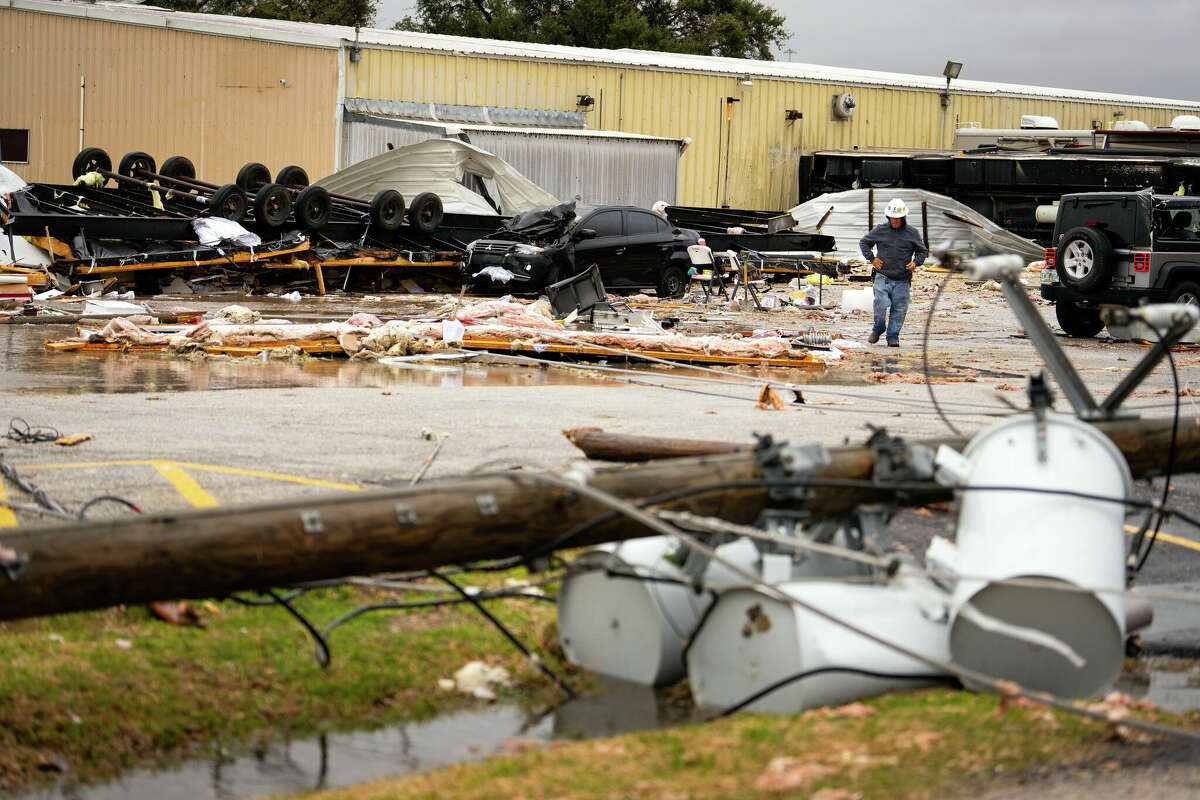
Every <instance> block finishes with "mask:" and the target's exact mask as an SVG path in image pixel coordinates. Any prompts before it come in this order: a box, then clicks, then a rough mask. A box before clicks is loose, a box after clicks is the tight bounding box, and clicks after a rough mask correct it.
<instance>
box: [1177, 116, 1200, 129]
mask: <svg viewBox="0 0 1200 800" xmlns="http://www.w3.org/2000/svg"><path fill="white" fill-rule="evenodd" d="M1171 127H1172V128H1174V129H1175V130H1177V131H1200V117H1198V116H1196V115H1195V114H1180V115H1179V116H1177V117H1175V119H1173V120H1171Z"/></svg>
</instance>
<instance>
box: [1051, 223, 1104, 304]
mask: <svg viewBox="0 0 1200 800" xmlns="http://www.w3.org/2000/svg"><path fill="white" fill-rule="evenodd" d="M1114 259H1115V257H1114V255H1113V249H1112V245H1111V244H1109V241H1108V237H1106V236H1105V235H1104V234H1103V233H1101V232H1100V231H1098V230H1096V229H1095V228H1072V229H1071V230H1069V231H1067V233H1066V235H1065V236H1063V239H1062V244H1060V245H1059V246H1058V252H1057V253H1056V258H1055V267H1054V268H1055V269H1056V270H1057V271H1058V279H1059V280H1060V281H1062V282H1063V285H1065V286H1070V287H1071V288H1072V289H1077V290H1078V291H1081V292H1090V291H1092V290H1093V289H1099V288H1102V287H1103V286H1104V285H1105V284H1107V283H1108V281H1109V279H1110V278H1111V277H1112V267H1113V261H1114Z"/></svg>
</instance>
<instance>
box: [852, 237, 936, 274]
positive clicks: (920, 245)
mask: <svg viewBox="0 0 1200 800" xmlns="http://www.w3.org/2000/svg"><path fill="white" fill-rule="evenodd" d="M858 249H859V250H861V251H862V255H863V258H865V259H867V261H871V260H872V259H874V258H876V257H878V258H879V259H880V260H881V261H883V269H881V270H880V272H882V273H883V276H884V277H885V278H891V279H892V280H894V281H907V280H911V279H912V273H911V272H909V271H908V270H907V269H905V265H906V264H908V262H910V261H912V262H914V263H916V264H918V265H920V264H923V263H924V262H925V256H926V255H928V254H929V251H928V250H926V249H925V243H924V242H923V241H921V234H919V233H917V231H916V229H915V228H914V227H913V226H912V225H905V226H904V227H903V228H901V229H900V230H893V228H892V226H891V224H890V223H887V222H885V223H883V224H882V225H876V226H875V228H874V229H873V230H872V231H871V232H870V233H868V234H867V235H866V236H864V237H863V238H862V239H861V240H860V241H859V243H858ZM873 250H874V251H875V253H876V255H872V251H873Z"/></svg>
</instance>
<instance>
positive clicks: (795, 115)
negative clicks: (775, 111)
mask: <svg viewBox="0 0 1200 800" xmlns="http://www.w3.org/2000/svg"><path fill="white" fill-rule="evenodd" d="M783 118H784V119H786V120H787V121H788V122H795V121H796V120H798V119H804V112H802V111H800V110H799V109H796V108H787V109H784V112H783Z"/></svg>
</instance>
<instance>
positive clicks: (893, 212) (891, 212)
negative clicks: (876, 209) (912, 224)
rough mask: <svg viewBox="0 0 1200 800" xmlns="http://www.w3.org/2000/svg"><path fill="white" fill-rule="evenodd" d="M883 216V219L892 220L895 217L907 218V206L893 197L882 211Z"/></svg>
mask: <svg viewBox="0 0 1200 800" xmlns="http://www.w3.org/2000/svg"><path fill="white" fill-rule="evenodd" d="M883 215H884V216H885V217H892V218H893V219H894V218H896V217H907V216H908V206H906V205H904V201H903V200H901V199H900V198H899V197H893V198H892V202H890V203H888V204H887V208H886V209H885V210H884V212H883Z"/></svg>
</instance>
